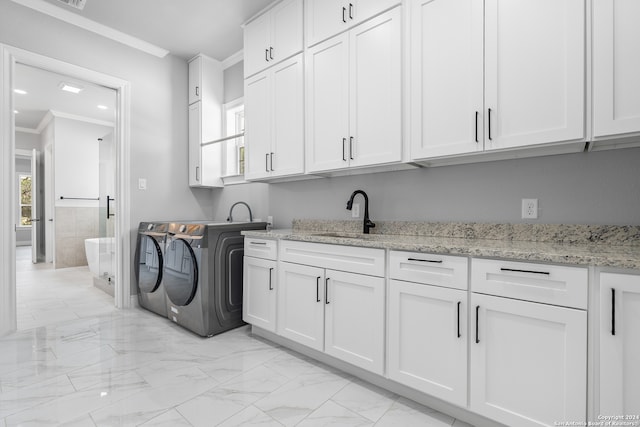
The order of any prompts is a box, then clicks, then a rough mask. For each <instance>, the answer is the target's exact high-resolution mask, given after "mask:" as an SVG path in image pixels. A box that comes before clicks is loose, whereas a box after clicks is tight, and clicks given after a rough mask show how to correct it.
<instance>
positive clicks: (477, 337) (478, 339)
mask: <svg viewBox="0 0 640 427" xmlns="http://www.w3.org/2000/svg"><path fill="white" fill-rule="evenodd" d="M479 312H480V306H479V305H476V344H478V343H479V342H480V335H478V329H479V328H478V317H479V316H478V313H479Z"/></svg>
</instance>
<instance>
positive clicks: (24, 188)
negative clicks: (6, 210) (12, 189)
mask: <svg viewBox="0 0 640 427" xmlns="http://www.w3.org/2000/svg"><path fill="white" fill-rule="evenodd" d="M18 189H19V190H18V198H19V200H18V209H19V213H18V215H19V216H20V226H22V227H27V226H30V225H31V218H32V216H31V174H22V173H21V174H18Z"/></svg>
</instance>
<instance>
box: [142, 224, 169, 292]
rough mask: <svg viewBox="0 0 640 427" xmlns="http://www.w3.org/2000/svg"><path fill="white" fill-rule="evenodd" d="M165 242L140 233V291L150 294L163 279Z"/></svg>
mask: <svg viewBox="0 0 640 427" xmlns="http://www.w3.org/2000/svg"><path fill="white" fill-rule="evenodd" d="M162 243H163V242H158V241H157V240H156V239H154V238H153V237H151V236H147V235H145V234H141V235H140V246H139V248H138V250H139V251H140V252H139V262H138V266H137V267H138V288H139V289H140V292H144V293H147V294H150V293H152V292H155V291H156V290H157V289H158V287H159V286H160V282H161V281H162V266H163V262H164V261H163V256H162V247H161V244H162Z"/></svg>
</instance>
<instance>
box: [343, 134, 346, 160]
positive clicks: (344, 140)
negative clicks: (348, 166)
mask: <svg viewBox="0 0 640 427" xmlns="http://www.w3.org/2000/svg"><path fill="white" fill-rule="evenodd" d="M346 143H347V138H342V160H343V161H345V162H346V161H347V158H346V157H345V156H344V145H345V144H346Z"/></svg>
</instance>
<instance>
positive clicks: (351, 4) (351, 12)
mask: <svg viewBox="0 0 640 427" xmlns="http://www.w3.org/2000/svg"><path fill="white" fill-rule="evenodd" d="M349 19H353V3H349Z"/></svg>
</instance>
